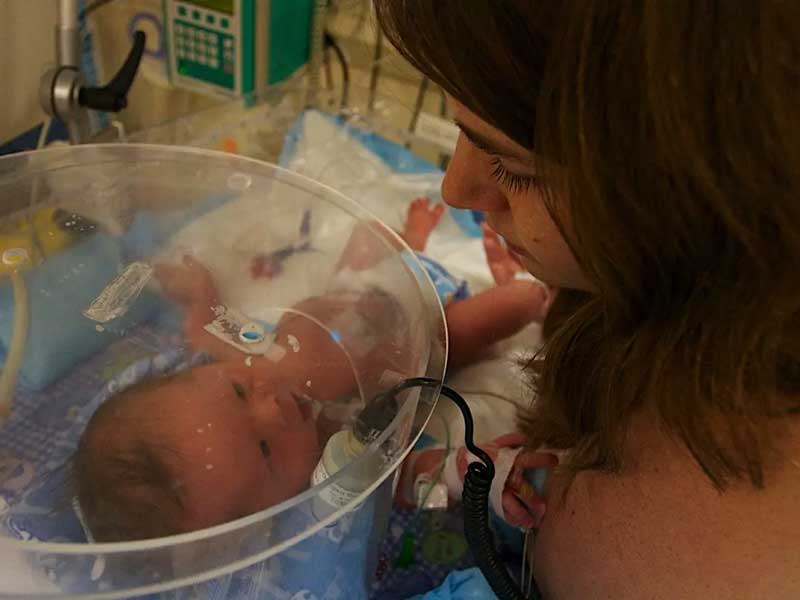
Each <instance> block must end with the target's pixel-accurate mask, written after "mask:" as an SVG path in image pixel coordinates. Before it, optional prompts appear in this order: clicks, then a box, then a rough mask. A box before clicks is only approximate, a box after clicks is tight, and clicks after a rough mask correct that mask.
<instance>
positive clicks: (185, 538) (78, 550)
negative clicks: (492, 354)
mask: <svg viewBox="0 0 800 600" xmlns="http://www.w3.org/2000/svg"><path fill="white" fill-rule="evenodd" d="M128 149H130V150H131V151H132V152H133V151H136V150H139V151H147V150H150V151H153V152H156V151H160V152H165V153H168V154H171V155H172V156H171V157H164V158H159V157H157V156H147V155H142V157H141V158H140V159H139V160H141V161H142V162H158V161H163V160H178V157H179V156H195V157H203V156H205V157H215V158H221V159H224V160H226V161H235V162H237V163H240V164H243V165H244V164H248V165H251V166H253V167H256V168H260V169H264V168H267V169H269V170H271V171H272V173H271V176H276V179H279V180H281V181H282V182H283V183H285V184H288V185H294V186H295V187H300V188H302V189H304V190H305V191H307V192H309V193H310V194H313V195H314V196H315V197H317V198H319V199H320V200H324V201H326V202H328V203H330V198H329V196H333V197H334V198H336V200H337V202H338V203H339V204H337V208H341V209H342V210H343V211H344V212H346V213H347V214H348V215H350V216H351V217H353V218H354V219H357V220H360V221H365V220H372V221H376V222H378V223H380V224H381V226H383V227H384V232H385V233H388V234H389V237H391V238H392V240H393V242H394V243H395V244H398V245H399V248H400V249H402V250H404V251H407V252H408V253H409V254H410V255H412V256H413V262H414V264H415V266H416V267H418V270H417V272H416V273H413V276H414V278H415V279H416V280H417V281H418V284H421V283H422V282H421V281H419V280H420V279H421V277H420V274H421V275H422V276H423V277H424V281H425V282H426V284H427V285H419V289H420V293H421V295H422V296H423V298H424V299H426V300H428V301H431V302H432V303H433V305H434V306H437V307H438V316H439V322H440V323H441V328H442V330H441V333H442V334H443V340H442V341H443V344H442V356H441V361H442V365H441V373H436V374H433V376H434V377H437V378H438V379H443V377H444V373H445V369H446V365H447V358H448V355H449V335H448V331H447V321H446V319H445V315H444V308H443V306H442V304H441V301H440V300H439V298H438V296H437V295H436V293H435V288H434V285H433V281H432V280H431V278H430V276H429V275H428V273H427V271H426V270H425V269H424V268H423V267H422V264H421V263H420V262H419V261H418V259H417V258H416V255H415V254H414V252H413V251H412V250H411V248H410V247H409V246H408V245H407V244H406V243H405V241H404V240H403V239H402V238H401V237H400V236H399V235H397V234H396V233H395V232H394V231H393V230H392V229H391V228H389V227H386V226H385V225H383V222H382V221H381V220H380V219H379V218H378V217H377V216H376V215H375V214H374V213H372V211H370V210H369V209H367V208H365V207H363V206H362V205H360V204H358V203H357V202H355V201H354V200H352V199H350V198H348V197H347V196H345V195H344V194H342V193H341V192H338V191H337V190H335V189H334V188H332V187H330V186H328V185H326V184H324V183H321V182H318V181H316V180H313V179H311V178H309V177H307V176H305V175H302V174H299V173H295V172H294V171H290V170H288V169H285V168H283V167H280V166H278V165H275V164H272V163H269V162H266V161H261V160H257V159H253V158H248V157H245V156H239V155H232V154H229V153H226V152H218V151H214V150H206V149H201V148H192V147H186V146H168V145H161V144H87V145H82V146H71V147H59V148H50V149H45V150H38V151H29V152H21V153H17V154H12V155H9V156H6V157H0V166H2V163H5V162H11V161H21V160H24V159H26V158H30V157H31V156H33V155H36V156H37V157H41V156H43V155H46V154H50V155H54V156H55V155H59V154H60V155H62V156H68V155H73V154H76V153H81V152H84V151H86V152H89V151H97V150H101V152H105V151H111V153H113V152H118V151H122V152H125V151H127V150H128ZM119 162H121V159H120V158H119V157H116V158H109V159H104V157H102V156H96V157H93V160H92V162H91V163H72V164H64V165H58V166H57V167H55V168H41V169H38V170H34V171H28V172H26V173H25V174H24V175H20V176H18V177H14V176H13V175H12V174H11V173H5V174H4V173H2V172H0V189H2V188H3V187H6V186H8V185H12V184H14V183H18V182H19V181H23V180H27V179H30V178H31V177H32V176H35V175H43V174H45V173H53V172H57V171H60V170H64V169H74V168H79V167H81V166H87V165H89V164H91V165H92V166H97V165H101V164H110V163H119ZM33 166H35V165H33ZM259 176H264V174H263V173H261V174H259ZM314 188H316V189H317V190H318V191H317V193H315V190H314ZM319 191H324V192H325V195H321V194H320V193H318V192H319ZM426 296H427V298H425V297H426ZM429 368H430V367H429ZM427 375H428V376H432V374H430V373H427ZM437 401H438V391H437V392H435V394H434V397H433V399H432V401H431V403H430V409H429V410H428V414H427V415H426V416H425V418H424V421H423V422H422V423H421V426H420V429H419V431H418V432H417V433H416V434H415V435H414V436H412V437H410V438H409V442H408V444H406V447H405V448H404V449H403V450H402V451H401V452H399V453H398V454H397V457H396V458H395V460H394V461H393V462H392V463H391V464H390V466H387V467H384V469H383V472H382V473H381V475H380V476H379V477H378V478H376V480H375V481H374V482H373V483H372V484H371V485H370V487H369V488H367V489H366V490H365V491H364V492H362V493H361V494H359V495H358V496H357V497H356V498H354V499H353V500H351V501H350V502H349V503H348V504H346V505H345V506H343V507H342V508H340V509H339V510H337V511H336V512H334V513H333V514H331V515H330V516H329V517H327V518H325V519H323V520H321V521H320V522H318V523H317V524H316V525H315V526H314V527H311V528H309V529H308V530H305V531H303V533H302V534H300V535H298V536H295V537H293V538H291V539H289V540H286V541H284V542H282V543H280V544H277V545H276V546H271V547H270V548H269V549H268V550H267V551H265V552H263V553H260V554H258V555H255V557H249V558H248V559H246V560H244V561H239V562H237V563H233V565H231V564H228V565H225V566H224V567H221V568H220V569H218V570H215V571H206V572H204V573H203V574H202V575H198V576H193V577H189V578H186V579H180V580H179V579H175V580H171V581H169V583H164V584H156V585H151V586H141V587H134V588H130V589H127V590H124V591H123V590H119V591H118V592H117V591H114V592H108V593H105V592H100V593H97V594H81V595H77V596H69V595H64V594H58V595H51V594H46V595H42V596H36V597H41V598H54V597H63V598H68V597H75V598H93V597H96V598H119V597H124V596H126V595H130V594H131V593H132V592H135V593H136V594H137V595H140V594H147V593H154V592H156V591H164V590H168V589H175V588H179V587H182V586H185V585H190V584H192V583H199V582H202V581H207V580H209V579H214V578H216V577H220V576H222V575H225V574H228V573H232V572H235V571H238V570H240V569H242V568H245V567H247V566H249V565H251V564H255V563H257V562H260V561H263V560H265V559H266V558H268V557H269V556H272V555H275V554H277V553H278V552H277V551H276V549H279V550H281V551H282V550H284V549H286V548H289V547H291V546H293V545H295V544H296V543H298V542H300V541H302V540H303V539H306V538H307V537H309V536H311V535H313V534H314V533H316V532H317V531H319V530H320V529H322V528H323V527H325V526H327V525H329V524H330V523H332V522H334V521H335V520H337V519H339V518H341V517H342V516H343V515H344V514H346V513H348V512H351V511H352V510H353V508H355V507H356V506H358V504H360V503H361V502H363V501H364V500H365V499H366V498H367V497H368V496H369V495H370V494H371V493H372V492H374V491H375V489H377V488H378V487H379V486H380V485H381V484H382V483H383V482H384V481H385V480H386V478H387V477H389V476H390V475H391V474H393V473H394V472H395V471H396V469H397V467H398V466H399V464H400V463H401V462H402V460H404V459H405V457H406V456H407V455H408V453H409V452H411V450H412V448H413V447H414V445H415V444H416V442H417V441H418V440H419V438H420V436H421V435H422V433H423V431H424V429H425V426H426V425H427V423H428V421H429V420H430V418H431V415H432V414H433V410H434V409H435V406H436V402H437ZM396 427H397V422H395V423H393V424H392V425H390V426H389V427H387V428H386V429H385V430H384V431H383V432H382V433H381V435H380V436H379V437H378V438H377V439H376V440H375V441H374V442H372V443H371V444H370V445H369V446H368V447H367V451H365V452H363V453H362V454H361V456H359V457H358V458H357V459H356V460H354V461H353V462H352V463H350V464H348V465H347V466H346V467H344V468H343V469H341V470H340V471H337V472H336V473H334V474H333V475H332V476H331V477H329V478H328V479H326V480H325V481H323V482H322V483H320V484H318V485H316V486H313V487H310V488H309V489H308V490H306V491H304V492H302V493H301V494H298V495H297V496H295V497H293V498H291V499H289V500H286V501H284V502H281V503H280V504H277V505H275V506H272V507H269V508H268V509H265V510H263V511H260V512H257V513H254V514H252V515H248V516H246V517H242V518H240V519H237V520H234V521H229V522H227V523H223V524H221V525H216V526H214V527H209V528H206V529H201V530H198V531H193V532H189V533H182V534H177V535H172V536H168V537H162V538H155V539H149V540H138V541H130V542H110V543H74V542H70V543H60V542H40V541H26V540H16V539H12V538H8V537H5V536H2V537H0V548H3V547H5V548H10V549H15V550H23V551H25V552H37V553H59V554H66V555H81V554H91V555H92V556H95V557H97V556H106V555H113V554H120V553H126V552H141V551H146V550H154V549H158V548H166V547H171V546H178V545H182V544H188V543H192V542H195V541H200V540H208V539H211V538H213V537H215V536H219V535H222V534H227V533H231V532H234V531H237V530H240V529H245V528H247V527H248V526H251V525H253V524H255V523H258V522H261V521H265V520H267V519H269V518H272V517H273V516H275V515H277V514H279V513H281V512H283V511H284V510H286V509H289V508H291V507H293V506H296V505H298V504H302V503H303V502H307V501H309V500H310V499H311V498H312V497H313V496H316V495H317V493H318V492H319V491H320V490H322V489H324V488H325V487H326V486H328V485H333V484H335V483H337V481H339V479H341V478H342V477H344V476H345V475H346V474H348V473H349V472H351V471H352V470H353V469H355V468H356V467H357V466H358V465H359V464H360V463H361V462H362V461H364V460H367V458H368V457H369V456H371V455H372V453H373V452H375V450H376V449H377V448H378V447H379V446H380V445H381V444H382V443H383V442H384V441H385V440H386V438H387V437H388V436H389V434H390V433H392V432H393V431H394V429H395V428H396ZM3 594H4V592H2V591H0V597H2V595H3Z"/></svg>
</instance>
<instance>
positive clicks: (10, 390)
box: [0, 261, 30, 426]
mask: <svg viewBox="0 0 800 600" xmlns="http://www.w3.org/2000/svg"><path fill="white" fill-rule="evenodd" d="M25 262H27V261H25ZM22 266H23V265H21V264H20V265H18V267H17V268H16V269H14V270H13V271H11V273H10V277H11V285H12V287H13V289H14V324H13V331H12V334H11V345H10V346H9V348H8V353H7V354H6V364H5V365H4V366H3V372H2V373H0V426H2V425H3V424H4V423H5V421H6V420H7V419H8V415H9V414H10V413H11V401H12V400H13V398H14V390H15V389H16V387H17V377H18V376H19V371H20V369H21V368H22V360H23V357H24V354H25V341H26V339H27V337H28V324H29V320H30V307H29V304H28V287H27V286H26V285H25V279H24V277H23V276H22V273H21V272H20V268H21V267H22Z"/></svg>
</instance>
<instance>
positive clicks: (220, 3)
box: [189, 0, 233, 15]
mask: <svg viewBox="0 0 800 600" xmlns="http://www.w3.org/2000/svg"><path fill="white" fill-rule="evenodd" d="M189 3H190V4H193V5H195V6H199V7H201V8H207V9H209V10H216V11H217V12H223V13H226V14H229V15H232V14H233V0H189Z"/></svg>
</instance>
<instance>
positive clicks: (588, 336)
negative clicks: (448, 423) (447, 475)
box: [375, 0, 800, 488]
mask: <svg viewBox="0 0 800 600" xmlns="http://www.w3.org/2000/svg"><path fill="white" fill-rule="evenodd" d="M375 7H376V12H377V18H378V21H379V23H380V25H381V26H382V27H383V29H384V31H385V32H386V34H387V37H388V38H389V40H391V42H392V43H393V44H394V45H395V46H396V47H397V48H398V49H399V51H400V52H401V53H402V54H403V55H404V56H405V57H406V58H407V59H408V60H409V61H410V62H411V63H412V64H413V65H415V66H416V67H417V68H418V69H420V70H421V71H422V72H423V73H425V74H426V75H427V76H429V77H430V78H431V79H432V80H434V81H435V82H437V83H438V84H440V85H441V86H442V87H443V88H444V89H445V90H446V91H447V92H448V93H449V94H451V95H452V96H453V97H455V98H457V99H458V100H459V101H460V102H461V103H463V104H464V105H465V106H466V107H467V108H469V109H470V110H471V111H472V112H474V113H475V114H476V115H478V116H479V117H481V118H482V119H483V120H485V121H486V122H488V123H489V124H491V125H493V126H494V127H496V128H498V129H499V130H501V131H503V132H504V133H505V134H506V135H508V136H509V137H511V138H512V139H514V140H515V141H517V142H519V143H520V144H522V145H524V146H525V147H527V148H530V149H531V150H532V151H533V152H534V155H535V156H536V157H537V158H541V159H543V160H541V161H539V162H540V163H541V169H542V172H541V176H542V180H543V185H544V192H545V197H546V203H547V206H548V209H549V210H550V212H551V214H552V215H553V218H554V219H555V220H556V222H557V223H558V224H559V227H560V229H561V231H562V234H563V235H564V237H565V239H566V240H567V242H568V243H569V245H570V247H571V248H572V250H573V252H574V254H575V256H576V257H577V259H578V261H579V263H580V264H581V266H582V269H583V270H584V272H585V273H586V275H587V277H589V279H590V280H591V282H592V284H593V287H594V291H593V292H592V293H582V292H569V291H562V293H561V295H560V296H559V299H557V301H556V305H555V306H554V314H557V315H558V316H559V323H558V325H557V326H552V325H551V326H550V327H548V329H549V330H551V331H550V336H549V338H548V339H547V341H546V344H545V347H544V350H543V352H542V353H541V354H540V356H539V359H538V360H535V361H534V362H533V367H534V368H533V372H534V374H535V377H534V383H535V387H536V392H537V395H538V397H539V401H538V402H537V403H536V404H535V407H534V408H533V409H531V411H530V412H529V413H528V414H527V415H525V417H524V419H523V426H524V430H525V432H526V433H527V434H529V436H530V440H531V444H532V445H535V446H538V445H542V444H543V445H548V446H551V447H557V448H565V449H570V450H571V452H570V459H569V462H568V467H569V468H570V469H571V470H572V472H573V473H574V472H577V471H580V470H583V469H612V470H613V469H616V468H619V466H620V465H621V461H622V458H623V449H624V444H625V434H626V431H627V429H628V427H627V426H628V423H629V420H630V417H631V416H632V415H633V414H634V413H636V412H637V411H640V410H653V411H655V414H657V415H658V417H659V419H660V422H661V425H662V426H663V427H664V428H665V429H666V430H667V431H669V432H670V433H671V434H672V435H674V436H676V437H678V438H679V439H681V440H682V441H683V443H684V444H685V445H686V447H687V448H688V449H689V451H690V452H691V453H692V455H693V456H694V458H695V459H696V461H697V462H698V464H699V465H700V466H701V467H702V469H703V470H704V471H705V473H706V474H707V475H708V477H709V478H710V480H711V481H712V482H713V483H714V485H716V486H717V487H719V488H722V487H724V486H725V485H726V483H728V482H729V481H730V480H731V479H735V478H741V477H746V478H748V479H749V480H750V481H751V482H752V483H753V484H754V485H756V486H762V485H763V484H764V476H765V469H766V467H767V465H768V461H767V457H768V453H769V452H770V451H771V449H772V448H773V446H772V442H773V439H772V438H771V435H772V433H774V428H773V427H771V423H776V422H777V423H781V422H785V419H784V421H780V420H778V418H779V417H781V416H783V415H786V414H788V413H790V412H797V410H798V404H799V403H800V402H799V401H798V397H799V396H800V394H798V393H799V392H800V377H798V366H799V365H800V274H799V273H798V271H800V52H799V51H798V39H800V4H798V3H796V2H781V1H778V0H760V1H755V0H754V1H752V2H729V1H728V0H672V1H670V2H662V1H660V0H651V1H646V0H641V1H632V0H631V1H622V0H619V1H614V0H575V1H570V0H566V1H563V2H551V1H545V0H543V1H541V2H533V1H530V0H528V1H524V0H470V1H469V2H464V1H463V0H435V1H434V0H375Z"/></svg>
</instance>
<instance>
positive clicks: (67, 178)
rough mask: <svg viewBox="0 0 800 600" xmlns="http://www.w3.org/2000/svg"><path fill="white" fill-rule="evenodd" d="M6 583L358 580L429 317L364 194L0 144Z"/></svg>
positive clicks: (52, 587) (331, 594)
mask: <svg viewBox="0 0 800 600" xmlns="http://www.w3.org/2000/svg"><path fill="white" fill-rule="evenodd" d="M0 213H2V220H0V254H2V263H0V361H2V375H0V598H8V599H12V598H13V599H15V600H19V599H22V598H134V597H146V598H154V599H155V598H158V599H172V598H175V599H178V598H180V599H184V598H185V599H189V598H191V599H222V598H233V599H250V598H259V599H269V598H276V599H281V600H284V599H285V600H288V599H290V598H291V599H304V598H317V597H319V598H322V597H325V598H342V599H346V600H358V599H359V598H365V597H366V595H367V591H368V589H369V582H370V581H371V579H372V576H373V573H374V571H375V564H374V561H375V559H376V557H377V555H378V552H377V546H378V544H379V543H380V541H381V538H382V536H383V533H384V529H385V526H386V522H387V518H388V516H389V513H390V510H391V505H392V492H393V485H394V483H395V480H396V477H397V474H398V471H399V469H398V467H399V465H400V463H401V461H402V459H403V458H404V456H405V455H406V454H407V452H408V451H409V450H410V449H411V447H412V446H413V444H414V442H415V441H416V439H417V438H418V436H419V434H420V433H421V431H422V428H423V427H424V426H425V424H426V422H427V420H428V418H429V416H430V414H431V411H432V410H433V407H434V403H435V400H436V390H431V389H414V390H409V391H406V392H404V393H403V394H401V395H397V396H387V395H385V394H384V395H382V392H384V391H386V390H387V389H389V388H391V387H392V386H394V385H395V384H397V383H398V382H399V381H401V380H403V379H406V378H409V377H431V378H434V379H438V380H440V379H441V378H442V377H443V375H444V365H445V361H446V351H447V348H446V331H445V323H444V317H443V312H442V309H441V306H440V304H439V301H438V299H437V297H436V294H435V291H434V289H433V287H432V285H431V283H430V280H429V279H428V277H427V275H426V274H425V271H424V270H423V269H422V267H421V266H420V265H419V263H417V261H416V258H415V257H414V255H413V253H411V252H410V251H409V250H408V248H407V247H406V246H404V245H403V243H402V242H401V241H400V239H399V238H398V237H397V236H395V235H394V234H393V233H392V232H391V231H389V230H388V229H387V228H386V227H384V226H383V225H381V224H380V223H378V222H377V221H376V220H375V219H374V218H373V217H372V216H371V215H370V214H369V213H368V212H367V211H366V210H365V209H363V208H361V207H360V206H358V205H356V204H355V203H353V202H351V201H349V200H348V199H347V198H345V197H343V196H342V195H341V194H339V193H337V192H335V191H334V190H332V189H330V188H327V187H325V186H323V185H320V184H317V183H315V182H313V181H311V180H308V179H305V178H303V177H301V176H298V175H296V174H293V173H290V172H287V171H285V170H282V169H280V168H278V167H275V166H272V165H269V164H265V163H261V162H258V161H253V160H249V159H245V158H242V157H237V156H233V155H228V154H220V153H213V152H206V151H199V150H190V149H182V148H175V147H161V146H137V145H114V146H83V147H70V148H60V149H54V150H46V151H42V152H35V153H27V154H19V155H14V156H10V157H6V158H3V159H0Z"/></svg>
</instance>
